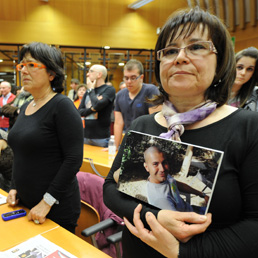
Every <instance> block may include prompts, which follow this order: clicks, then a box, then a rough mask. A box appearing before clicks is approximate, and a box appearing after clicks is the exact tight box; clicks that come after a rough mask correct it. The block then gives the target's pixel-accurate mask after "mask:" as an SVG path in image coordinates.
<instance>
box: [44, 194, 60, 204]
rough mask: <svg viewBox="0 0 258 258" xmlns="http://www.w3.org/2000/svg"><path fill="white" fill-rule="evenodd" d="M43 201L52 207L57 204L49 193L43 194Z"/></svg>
mask: <svg viewBox="0 0 258 258" xmlns="http://www.w3.org/2000/svg"><path fill="white" fill-rule="evenodd" d="M43 200H44V201H45V202H46V203H47V204H48V205H49V206H53V205H54V204H55V203H56V204H58V203H59V202H58V201H57V200H56V199H55V198H54V197H53V196H52V195H51V194H49V193H45V194H44V196H43Z"/></svg>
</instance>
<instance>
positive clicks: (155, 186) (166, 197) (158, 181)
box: [143, 146, 204, 211]
mask: <svg viewBox="0 0 258 258" xmlns="http://www.w3.org/2000/svg"><path fill="white" fill-rule="evenodd" d="M143 165H144V167H145V169H146V171H147V172H148V173H149V177H148V179H147V199H148V203H149V204H151V205H154V206H156V207H158V208H160V209H168V210H174V211H193V207H192V206H191V205H190V204H189V203H187V202H185V201H184V200H183V199H182V197H181V196H180V191H181V192H185V193H191V194H195V195H198V196H200V197H203V198H204V195H203V193H202V192H200V191H198V190H196V189H194V188H192V187H190V186H189V185H187V184H184V183H182V182H178V181H176V180H175V179H174V178H173V177H172V176H171V175H170V173H169V170H170V167H169V163H168V161H167V158H166V154H165V153H163V152H162V151H161V150H160V149H159V148H158V147H157V146H151V147H149V148H147V149H146V150H145V152H144V164H143Z"/></svg>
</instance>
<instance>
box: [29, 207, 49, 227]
mask: <svg viewBox="0 0 258 258" xmlns="http://www.w3.org/2000/svg"><path fill="white" fill-rule="evenodd" d="M28 220H29V221H33V222H34V223H35V224H42V223H44V222H45V221H46V218H45V217H44V216H41V215H40V214H38V213H36V212H35V211H34V210H33V209H32V210H31V211H30V212H29V214H28Z"/></svg>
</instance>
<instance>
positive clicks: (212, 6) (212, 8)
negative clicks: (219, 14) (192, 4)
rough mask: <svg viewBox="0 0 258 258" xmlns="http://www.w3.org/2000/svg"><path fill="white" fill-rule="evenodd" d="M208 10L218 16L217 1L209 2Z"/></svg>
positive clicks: (210, 0) (209, 0)
mask: <svg viewBox="0 0 258 258" xmlns="http://www.w3.org/2000/svg"><path fill="white" fill-rule="evenodd" d="M207 4H208V6H207V8H208V11H209V12H210V13H212V14H216V1H215V0H207Z"/></svg>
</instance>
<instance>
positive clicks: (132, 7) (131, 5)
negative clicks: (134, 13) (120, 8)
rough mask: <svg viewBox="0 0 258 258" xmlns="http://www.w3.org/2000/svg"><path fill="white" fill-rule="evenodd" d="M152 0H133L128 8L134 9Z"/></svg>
mask: <svg viewBox="0 0 258 258" xmlns="http://www.w3.org/2000/svg"><path fill="white" fill-rule="evenodd" d="M152 1H153V0H138V1H135V2H134V3H132V4H129V5H128V8H130V9H134V10H136V9H138V8H140V7H142V6H143V5H146V4H148V3H150V2H152Z"/></svg>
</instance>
